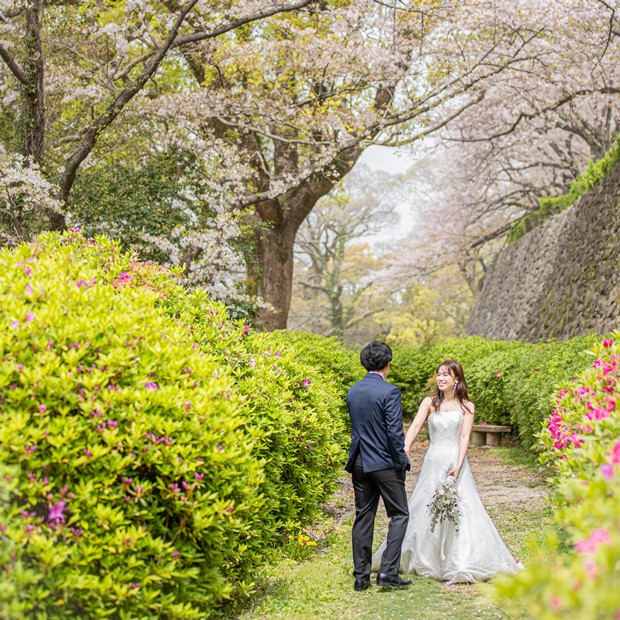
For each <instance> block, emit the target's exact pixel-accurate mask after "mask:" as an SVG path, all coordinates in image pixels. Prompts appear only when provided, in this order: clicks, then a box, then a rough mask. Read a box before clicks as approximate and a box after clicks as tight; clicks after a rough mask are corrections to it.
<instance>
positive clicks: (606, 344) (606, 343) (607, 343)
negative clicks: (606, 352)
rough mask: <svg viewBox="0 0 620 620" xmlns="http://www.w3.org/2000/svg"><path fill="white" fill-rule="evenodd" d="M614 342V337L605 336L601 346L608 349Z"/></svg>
mask: <svg viewBox="0 0 620 620" xmlns="http://www.w3.org/2000/svg"><path fill="white" fill-rule="evenodd" d="M613 344H614V339H613V338H605V340H603V346H604V347H605V348H606V349H609V348H611V347H612V346H613Z"/></svg>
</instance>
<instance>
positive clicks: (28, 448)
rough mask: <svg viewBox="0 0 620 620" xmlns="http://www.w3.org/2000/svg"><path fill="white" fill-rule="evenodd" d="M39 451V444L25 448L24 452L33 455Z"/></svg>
mask: <svg viewBox="0 0 620 620" xmlns="http://www.w3.org/2000/svg"><path fill="white" fill-rule="evenodd" d="M36 449H37V444H36V443H35V444H32V445H31V446H26V447H25V448H24V450H25V451H26V452H27V453H28V454H32V453H33V452H34V451H35V450H36Z"/></svg>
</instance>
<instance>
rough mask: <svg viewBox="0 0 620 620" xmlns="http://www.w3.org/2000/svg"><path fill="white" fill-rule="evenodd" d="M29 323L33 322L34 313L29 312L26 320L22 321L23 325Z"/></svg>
mask: <svg viewBox="0 0 620 620" xmlns="http://www.w3.org/2000/svg"><path fill="white" fill-rule="evenodd" d="M31 321H34V312H32V311H30V312H29V313H28V314H27V315H26V318H25V319H24V322H25V323H30V322H31Z"/></svg>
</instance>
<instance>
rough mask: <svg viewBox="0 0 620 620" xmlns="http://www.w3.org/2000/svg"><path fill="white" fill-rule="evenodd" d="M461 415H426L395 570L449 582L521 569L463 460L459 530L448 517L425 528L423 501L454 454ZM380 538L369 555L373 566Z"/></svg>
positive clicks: (455, 458) (428, 522)
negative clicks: (425, 437)
mask: <svg viewBox="0 0 620 620" xmlns="http://www.w3.org/2000/svg"><path fill="white" fill-rule="evenodd" d="M462 424H463V414H462V413H461V411H459V410H451V411H441V412H432V413H431V414H430V415H429V416H428V430H429V436H430V445H429V448H428V451H427V452H426V456H425V457H424V463H423V464H422V469H421V471H420V476H419V478H418V481H417V484H416V486H415V489H414V491H413V493H412V494H411V497H410V498H409V512H410V517H409V526H408V528H407V534H406V535H405V540H404V541H403V546H402V555H401V561H400V570H401V572H403V573H417V574H418V575H422V576H423V577H432V578H435V579H441V580H442V581H448V582H449V583H471V582H475V581H483V580H486V579H489V578H491V577H493V576H494V575H496V574H497V573H516V572H517V571H518V570H519V569H520V568H521V567H522V565H521V564H518V563H517V562H516V561H515V559H514V558H513V557H512V555H511V554H510V551H508V549H507V547H506V545H505V544H504V542H503V541H502V539H501V538H500V535H499V533H498V531H497V529H496V528H495V525H493V522H492V521H491V518H490V517H489V515H488V514H487V511H486V510H485V508H484V506H483V505H482V502H481V501H480V496H479V495H478V489H477V488H476V483H475V482H474V478H473V476H472V473H471V469H470V468H469V463H468V462H467V458H465V461H464V462H463V466H462V467H461V472H460V475H459V478H458V480H457V482H456V488H457V490H458V493H459V495H460V497H461V502H460V509H461V517H460V523H459V531H458V532H457V531H456V529H455V526H454V524H452V523H451V522H449V521H444V522H443V523H439V524H438V525H437V527H436V528H435V531H434V532H431V516H430V515H429V513H428V510H427V505H428V503H429V501H430V500H431V497H432V496H433V493H434V492H435V489H436V488H437V485H438V483H439V482H440V481H441V479H442V478H443V476H444V474H445V472H446V470H448V469H449V468H451V467H454V466H455V465H456V464H457V462H458V456H459V436H460V432H461V426H462ZM384 549H385V542H384V543H383V544H382V545H381V547H380V548H379V550H378V551H377V552H376V553H375V555H374V556H373V566H372V567H373V570H377V569H378V567H379V564H380V561H381V555H382V554H383V550H384Z"/></svg>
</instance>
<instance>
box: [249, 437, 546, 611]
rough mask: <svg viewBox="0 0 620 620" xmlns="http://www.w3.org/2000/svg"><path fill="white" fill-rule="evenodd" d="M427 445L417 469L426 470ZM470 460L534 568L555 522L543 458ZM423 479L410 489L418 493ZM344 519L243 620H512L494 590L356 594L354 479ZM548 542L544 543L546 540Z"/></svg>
mask: <svg viewBox="0 0 620 620" xmlns="http://www.w3.org/2000/svg"><path fill="white" fill-rule="evenodd" d="M424 451H425V450H424V447H421V448H420V450H419V453H418V454H416V459H415V461H414V466H413V471H415V472H416V475H417V471H418V470H419V465H420V462H421V457H422V456H423V453H424ZM468 458H469V461H470V465H471V467H472V470H473V473H474V477H475V479H476V482H477V485H478V488H479V491H480V495H481V497H482V500H483V502H484V504H485V506H486V508H487V510H488V512H489V514H490V516H491V518H492V519H493V521H494V522H495V525H496V526H497V528H498V530H499V532H500V534H501V536H502V538H503V539H504V541H505V542H506V544H507V546H508V547H509V549H510V550H511V551H512V553H513V555H514V556H515V557H516V558H519V559H521V560H522V561H523V562H524V563H525V564H527V561H528V558H529V552H528V547H529V544H528V541H531V540H532V539H533V540H534V542H535V541H536V535H537V533H540V532H541V530H542V524H544V523H545V522H548V521H550V517H551V514H550V510H549V508H548V507H547V503H546V501H545V494H546V492H547V488H546V485H545V482H544V479H543V477H542V475H541V474H540V472H539V471H538V470H537V468H536V465H535V459H534V458H533V457H531V456H530V455H527V454H526V453H523V452H522V451H521V450H520V449H519V448H492V449H489V448H478V449H476V448H472V449H471V450H470V452H469V456H468ZM414 483H415V476H410V480H409V482H408V486H409V487H410V488H412V487H413V484H414ZM332 508H333V512H334V514H335V515H336V516H335V518H334V519H333V522H332V523H331V524H330V527H329V528H328V531H327V539H326V543H327V544H325V546H324V547H323V548H322V549H320V550H319V551H318V552H316V553H313V554H312V555H311V556H310V557H309V558H307V559H305V560H304V561H299V562H296V561H293V560H287V561H284V562H282V563H281V564H280V565H278V566H276V567H274V568H272V569H271V571H272V572H271V574H270V576H269V578H268V579H267V584H268V585H267V588H266V590H265V591H264V592H263V593H262V595H261V596H260V597H257V600H256V601H255V603H254V605H253V606H252V607H251V608H249V609H248V610H247V611H246V612H245V613H243V614H242V615H240V616H238V618H239V620H250V619H252V620H271V619H276V618H283V619H284V618H286V619H287V620H289V619H290V620H294V619H296V620H302V619H304V620H305V619H308V620H309V619H317V620H340V619H342V620H346V619H349V618H351V619H353V618H365V619H371V618H372V619H376V620H391V619H394V620H417V619H420V620H451V619H457V618H458V619H459V620H460V619H462V618H467V619H470V618H471V619H491V618H493V619H496V618H499V619H501V618H506V617H507V616H505V615H504V614H503V613H502V610H501V609H500V608H498V606H497V605H496V604H495V603H494V602H493V600H492V597H491V591H492V585H489V584H475V585H456V586H446V585H444V584H442V583H440V582H437V581H434V580H431V579H425V578H421V577H417V576H415V575H414V576H413V577H412V579H413V584H412V586H411V587H410V588H408V589H406V590H387V589H383V588H377V587H372V588H370V589H369V590H367V591H365V592H354V591H353V577H352V575H351V571H352V562H351V549H350V534H351V523H352V516H353V515H352V512H353V509H352V491H351V488H350V483H349V480H348V479H347V478H343V480H342V487H341V490H340V492H339V493H337V494H336V496H335V498H334V506H333V507H332ZM381 512H382V514H381V515H380V516H379V518H378V519H377V533H376V541H380V540H382V539H383V536H384V533H385V528H386V525H387V520H386V518H385V516H384V513H383V511H381ZM540 542H541V544H542V540H541V541H540Z"/></svg>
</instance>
